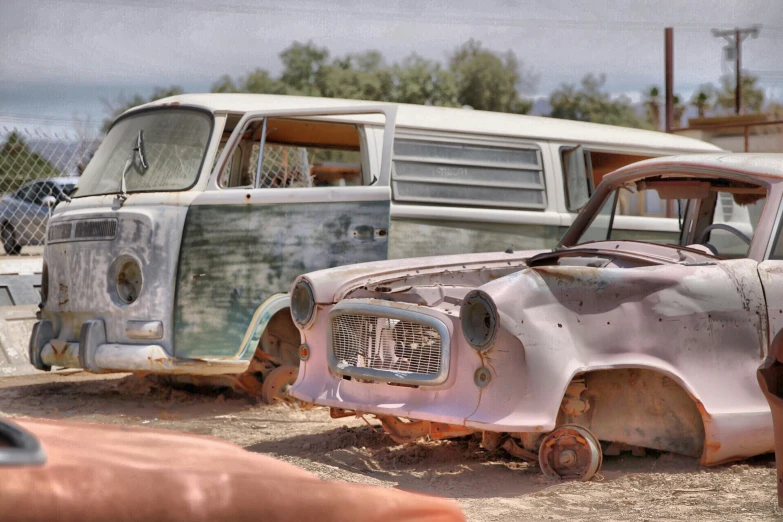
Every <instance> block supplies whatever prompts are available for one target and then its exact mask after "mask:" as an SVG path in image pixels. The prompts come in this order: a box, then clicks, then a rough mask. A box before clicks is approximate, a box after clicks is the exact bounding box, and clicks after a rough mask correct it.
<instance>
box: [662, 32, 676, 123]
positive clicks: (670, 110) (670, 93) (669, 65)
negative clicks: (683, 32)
mask: <svg viewBox="0 0 783 522" xmlns="http://www.w3.org/2000/svg"><path fill="white" fill-rule="evenodd" d="M663 40H664V51H663V57H664V63H665V73H664V74H665V84H666V94H665V96H666V132H671V131H672V127H673V125H672V123H673V122H674V103H673V100H674V29H673V28H671V27H666V28H665V29H664V30H663Z"/></svg>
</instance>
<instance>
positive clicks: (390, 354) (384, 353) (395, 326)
mask: <svg viewBox="0 0 783 522" xmlns="http://www.w3.org/2000/svg"><path fill="white" fill-rule="evenodd" d="M331 321H332V325H331V326H332V339H331V341H332V353H333V355H334V357H335V358H336V359H337V363H338V366H353V367H355V368H369V369H373V370H381V371H388V372H390V373H391V374H395V375H397V374H400V373H406V374H414V375H422V376H437V375H439V374H440V373H441V363H442V354H443V346H442V340H441V336H440V333H439V332H438V330H436V329H435V328H433V327H432V326H429V325H426V324H420V323H417V322H413V321H408V320H402V319H394V318H390V317H380V316H376V315H365V314H348V313H343V314H339V315H335V316H334V317H332V318H331Z"/></svg>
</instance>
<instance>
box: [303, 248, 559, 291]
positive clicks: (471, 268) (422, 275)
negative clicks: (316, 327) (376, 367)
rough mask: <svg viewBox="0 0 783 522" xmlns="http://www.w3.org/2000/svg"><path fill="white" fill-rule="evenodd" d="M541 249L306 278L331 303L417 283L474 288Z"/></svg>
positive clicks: (362, 267)
mask: <svg viewBox="0 0 783 522" xmlns="http://www.w3.org/2000/svg"><path fill="white" fill-rule="evenodd" d="M542 252H545V251H543V250H526V251H521V252H513V253H507V252H488V253H481V254H456V255H449V256H432V257H420V258H411V259H392V260H388V261H376V262H371V263H360V264H355V265H348V266H342V267H337V268H330V269H326V270H319V271H317V272H311V273H309V274H306V275H304V276H301V277H299V278H298V279H297V281H298V280H300V279H305V280H307V281H308V282H309V283H310V285H311V286H312V288H313V294H314V297H315V301H316V302H317V303H318V304H333V303H336V302H337V301H340V300H341V299H343V298H345V297H348V296H351V297H370V296H374V297H378V296H377V295H367V294H391V293H398V292H403V291H405V290H408V289H410V288H412V287H419V286H431V287H434V286H441V285H446V286H460V287H470V288H475V287H477V286H481V285H482V284H485V283H487V282H489V281H492V280H494V279H497V278H498V277H503V276H505V275H507V274H508V273H511V272H515V271H518V270H521V269H522V268H525V267H526V266H527V264H526V262H527V260H528V259H530V258H531V257H532V256H534V255H536V254H540V253H542Z"/></svg>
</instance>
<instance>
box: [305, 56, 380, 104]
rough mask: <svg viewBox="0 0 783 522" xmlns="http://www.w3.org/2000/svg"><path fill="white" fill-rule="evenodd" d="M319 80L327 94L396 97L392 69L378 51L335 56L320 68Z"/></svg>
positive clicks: (349, 96) (337, 96) (322, 91)
mask: <svg viewBox="0 0 783 522" xmlns="http://www.w3.org/2000/svg"><path fill="white" fill-rule="evenodd" d="M319 83H320V92H321V96H325V97H327V98H347V99H353V100H375V101H394V97H393V94H394V81H393V77H392V71H391V68H390V67H388V66H387V65H386V62H385V61H384V59H383V56H382V55H381V53H379V52H378V51H366V52H364V53H359V54H349V55H347V56H345V57H344V58H338V59H335V60H334V61H333V62H332V63H331V64H330V65H327V66H324V67H322V68H321V71H320V73H319Z"/></svg>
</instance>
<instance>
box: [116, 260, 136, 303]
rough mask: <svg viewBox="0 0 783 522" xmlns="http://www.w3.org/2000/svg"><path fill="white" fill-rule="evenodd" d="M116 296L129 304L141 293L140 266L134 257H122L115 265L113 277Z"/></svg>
mask: <svg viewBox="0 0 783 522" xmlns="http://www.w3.org/2000/svg"><path fill="white" fill-rule="evenodd" d="M115 283H116V288H117V297H119V298H120V301H122V302H123V303H125V304H131V303H133V302H135V301H136V299H138V297H139V294H140V293H141V284H142V278H141V267H140V266H139V264H138V263H137V262H136V260H135V259H124V260H122V261H121V262H120V263H119V266H118V267H117V275H116V279H115Z"/></svg>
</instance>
